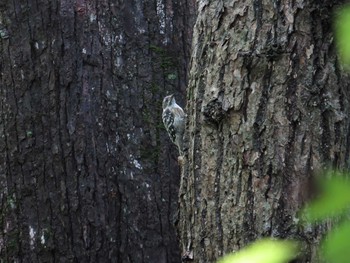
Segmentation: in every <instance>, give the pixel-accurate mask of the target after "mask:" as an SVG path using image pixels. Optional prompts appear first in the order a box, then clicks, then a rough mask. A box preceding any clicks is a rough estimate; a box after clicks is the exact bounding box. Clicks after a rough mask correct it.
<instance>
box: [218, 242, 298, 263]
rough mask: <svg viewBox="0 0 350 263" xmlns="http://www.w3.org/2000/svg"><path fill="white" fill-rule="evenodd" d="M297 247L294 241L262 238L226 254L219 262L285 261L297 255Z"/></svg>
mask: <svg viewBox="0 0 350 263" xmlns="http://www.w3.org/2000/svg"><path fill="white" fill-rule="evenodd" d="M297 249H298V246H297V243H295V242H293V241H279V240H272V239H262V240H259V241H256V242H254V243H253V244H252V245H249V246H248V247H246V248H244V249H242V250H240V251H238V252H236V253H231V254H229V255H227V256H225V257H224V258H222V259H220V260H219V261H218V263H285V262H288V261H290V260H292V259H293V258H295V257H296V255H297Z"/></svg>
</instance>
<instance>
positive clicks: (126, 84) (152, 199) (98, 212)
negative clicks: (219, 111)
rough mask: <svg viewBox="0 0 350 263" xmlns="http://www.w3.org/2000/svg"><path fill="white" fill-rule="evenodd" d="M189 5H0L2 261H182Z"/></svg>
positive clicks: (34, 1)
mask: <svg viewBox="0 0 350 263" xmlns="http://www.w3.org/2000/svg"><path fill="white" fill-rule="evenodd" d="M193 10H194V3H193V1H172V0H148V1H147V0H133V1H131V0H130V1H129V0H127V1H126V0H125V1H123V0H113V1H112V0H96V1H93V0H75V1H73V0H61V1H58V0H51V1H44V0H28V1H19V0H14V1H12V0H11V1H10V0H2V1H1V3H0V61H1V62H0V63H1V64H0V72H1V75H0V92H1V93H0V118H1V120H0V138H1V139H0V148H1V151H0V187H1V193H0V209H1V213H0V259H1V260H0V261H4V262H178V261H179V258H180V252H179V249H178V241H177V240H176V238H175V230H174V227H173V215H174V212H175V210H176V209H177V196H178V185H179V171H178V165H177V160H176V158H177V155H176V149H175V147H174V146H172V145H171V143H170V140H169V138H168V136H167V134H166V132H165V130H164V128H163V126H162V124H161V102H162V98H163V96H165V95H166V94H169V93H176V94H177V95H178V98H179V100H180V101H181V98H183V97H182V96H183V94H184V92H185V88H186V81H187V80H186V67H187V62H188V60H189V59H188V58H189V48H190V40H191V39H190V36H191V28H192V27H191V26H188V25H189V24H191V21H192V20H193V17H192V13H191V12H192V11H193Z"/></svg>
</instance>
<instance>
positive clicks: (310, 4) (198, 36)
mask: <svg viewBox="0 0 350 263" xmlns="http://www.w3.org/2000/svg"><path fill="white" fill-rule="evenodd" d="M336 2H337V3H336ZM338 4H340V1H307V0H298V1H290V0H280V1H260V0H257V1H222V0H218V1H206V0H203V1H199V3H198V17H197V21H196V25H195V28H194V35H193V53H192V65H191V70H190V80H189V87H188V104H187V109H188V110H187V113H188V121H187V134H186V136H185V137H186V144H187V146H188V151H187V154H186V156H185V165H184V169H183V175H182V180H181V188H180V217H179V221H178V229H179V233H180V239H181V249H182V250H183V251H186V250H190V251H192V252H193V256H194V262H215V260H216V259H218V258H219V257H220V256H222V255H223V254H225V253H228V252H231V251H236V250H238V249H239V248H241V247H242V246H244V245H245V244H247V243H249V242H251V241H253V240H256V239H258V238H259V237H262V236H269V237H277V238H292V239H298V240H301V241H303V243H302V244H303V250H304V252H305V254H304V256H302V257H301V258H300V259H299V260H298V262H317V255H316V252H315V249H316V246H317V243H318V242H319V238H320V236H321V234H322V232H323V231H324V228H323V227H322V226H319V227H316V228H311V227H303V226H302V225H298V222H300V220H302V219H301V218H299V217H298V214H297V212H298V210H299V209H300V207H301V206H302V204H303V203H304V202H305V200H306V199H307V197H308V194H309V189H308V187H309V181H310V178H311V176H312V174H313V173H314V172H315V171H317V170H319V169H322V168H323V167H325V166H327V165H331V166H333V167H345V166H346V165H347V161H348V160H349V149H350V140H349V135H350V134H349V132H350V129H349V117H348V116H349V109H350V104H349V99H350V97H349V96H350V94H349V90H348V87H349V84H350V79H349V76H348V75H347V74H345V73H344V72H343V71H342V70H341V69H340V67H339V64H338V59H337V54H336V52H335V44H334V41H333V34H332V21H331V19H332V12H331V10H332V8H335V7H336V5H338Z"/></svg>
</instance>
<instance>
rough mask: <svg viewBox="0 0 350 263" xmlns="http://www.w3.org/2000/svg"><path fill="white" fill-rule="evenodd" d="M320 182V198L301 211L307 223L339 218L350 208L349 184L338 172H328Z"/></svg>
mask: <svg viewBox="0 0 350 263" xmlns="http://www.w3.org/2000/svg"><path fill="white" fill-rule="evenodd" d="M327 177H331V178H330V179H323V180H322V181H320V182H319V183H320V189H321V193H322V195H321V197H320V198H319V199H317V200H315V201H313V202H311V203H310V205H309V206H308V207H306V208H305V209H304V211H303V213H304V216H305V217H306V218H307V220H308V221H309V222H314V221H317V220H322V219H326V218H329V217H334V216H339V215H341V214H342V213H344V212H345V211H346V210H347V209H348V208H349V206H350V182H349V180H348V179H346V178H345V175H342V174H341V173H339V172H328V174H327Z"/></svg>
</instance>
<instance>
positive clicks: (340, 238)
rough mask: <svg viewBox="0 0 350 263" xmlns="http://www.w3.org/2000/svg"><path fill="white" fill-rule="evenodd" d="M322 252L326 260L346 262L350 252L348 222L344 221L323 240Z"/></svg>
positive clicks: (339, 262)
mask: <svg viewBox="0 0 350 263" xmlns="http://www.w3.org/2000/svg"><path fill="white" fill-rule="evenodd" d="M322 251H323V254H324V257H325V259H326V260H327V261H328V262H332V263H348V262H349V252H350V222H349V221H347V222H344V223H343V224H341V225H340V226H338V227H336V228H335V229H334V230H333V231H332V232H330V233H329V234H328V236H327V237H326V239H325V240H324V241H323V250H322Z"/></svg>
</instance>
